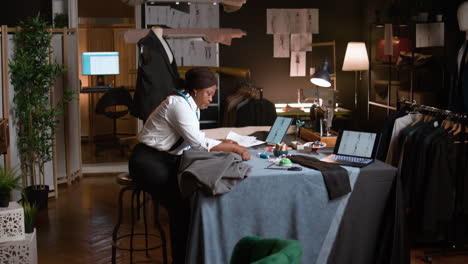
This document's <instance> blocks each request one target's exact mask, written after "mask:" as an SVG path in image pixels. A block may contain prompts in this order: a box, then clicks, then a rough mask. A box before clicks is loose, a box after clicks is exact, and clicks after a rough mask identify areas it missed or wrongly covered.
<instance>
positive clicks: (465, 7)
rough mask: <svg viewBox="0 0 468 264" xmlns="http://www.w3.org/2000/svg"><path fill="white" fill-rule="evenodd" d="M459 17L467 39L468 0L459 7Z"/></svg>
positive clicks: (460, 26)
mask: <svg viewBox="0 0 468 264" xmlns="http://www.w3.org/2000/svg"><path fill="white" fill-rule="evenodd" d="M457 18H458V27H459V28H460V31H465V33H466V39H468V1H467V2H463V3H462V4H461V5H460V6H459V7H458V11H457Z"/></svg>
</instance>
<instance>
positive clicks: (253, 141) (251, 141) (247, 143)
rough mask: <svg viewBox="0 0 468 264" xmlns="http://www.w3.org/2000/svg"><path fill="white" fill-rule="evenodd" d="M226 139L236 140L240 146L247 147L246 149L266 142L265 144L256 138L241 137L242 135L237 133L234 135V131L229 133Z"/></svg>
mask: <svg viewBox="0 0 468 264" xmlns="http://www.w3.org/2000/svg"><path fill="white" fill-rule="evenodd" d="M226 139H230V140H234V141H236V142H237V143H239V145H241V146H243V147H246V148H248V147H252V146H257V145H261V144H263V143H265V142H263V141H261V140H257V138H256V137H252V136H241V135H239V134H237V133H234V132H232V131H230V132H229V134H228V135H227V136H226Z"/></svg>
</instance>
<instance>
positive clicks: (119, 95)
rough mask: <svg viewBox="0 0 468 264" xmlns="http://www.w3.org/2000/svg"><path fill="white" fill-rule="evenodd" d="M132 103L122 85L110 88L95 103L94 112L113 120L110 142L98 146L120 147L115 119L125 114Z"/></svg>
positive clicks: (130, 97)
mask: <svg viewBox="0 0 468 264" xmlns="http://www.w3.org/2000/svg"><path fill="white" fill-rule="evenodd" d="M130 105H132V96H131V95H130V92H129V91H128V90H127V89H125V88H123V87H116V88H111V89H110V90H109V91H107V92H106V93H105V94H104V95H103V96H102V97H101V98H100V99H99V101H98V102H97V104H96V114H97V115H104V116H106V117H108V118H110V119H112V121H113V126H112V144H110V145H103V144H101V145H99V146H100V147H122V146H121V145H120V144H119V141H118V138H117V119H119V118H121V117H123V116H125V115H126V114H127V113H128V112H129V107H130Z"/></svg>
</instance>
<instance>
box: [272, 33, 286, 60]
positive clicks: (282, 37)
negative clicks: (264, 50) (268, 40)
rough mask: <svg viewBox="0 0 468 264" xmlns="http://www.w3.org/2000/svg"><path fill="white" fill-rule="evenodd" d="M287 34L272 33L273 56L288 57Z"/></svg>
mask: <svg viewBox="0 0 468 264" xmlns="http://www.w3.org/2000/svg"><path fill="white" fill-rule="evenodd" d="M289 52H290V50H289V34H275V35H273V58H289V55H290V53H289Z"/></svg>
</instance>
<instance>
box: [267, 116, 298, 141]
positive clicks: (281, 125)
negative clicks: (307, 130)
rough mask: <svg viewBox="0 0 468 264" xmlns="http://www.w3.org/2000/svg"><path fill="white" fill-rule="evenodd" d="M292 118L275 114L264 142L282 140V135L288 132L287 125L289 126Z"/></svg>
mask: <svg viewBox="0 0 468 264" xmlns="http://www.w3.org/2000/svg"><path fill="white" fill-rule="evenodd" d="M291 122H292V118H290V117H284V116H277V117H276V119H275V123H273V125H272V126H271V129H270V132H268V136H267V137H266V139H265V142H266V143H272V144H279V143H281V141H283V138H284V136H285V135H286V133H287V132H288V129H289V126H291Z"/></svg>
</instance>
